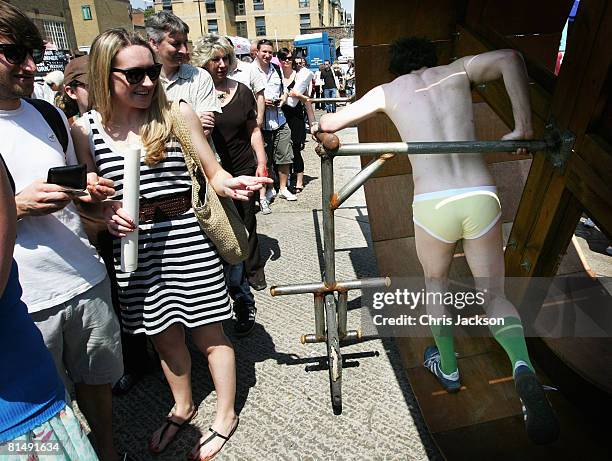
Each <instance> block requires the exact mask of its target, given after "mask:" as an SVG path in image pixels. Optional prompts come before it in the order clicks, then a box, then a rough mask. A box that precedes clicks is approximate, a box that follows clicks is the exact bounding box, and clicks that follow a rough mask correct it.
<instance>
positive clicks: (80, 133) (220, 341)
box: [73, 29, 269, 459]
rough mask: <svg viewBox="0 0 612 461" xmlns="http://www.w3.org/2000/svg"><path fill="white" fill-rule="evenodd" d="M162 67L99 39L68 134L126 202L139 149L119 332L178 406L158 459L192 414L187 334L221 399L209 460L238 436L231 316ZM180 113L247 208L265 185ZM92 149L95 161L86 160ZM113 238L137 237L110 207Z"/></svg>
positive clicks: (124, 41) (123, 45) (124, 35)
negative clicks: (87, 107)
mask: <svg viewBox="0 0 612 461" xmlns="http://www.w3.org/2000/svg"><path fill="white" fill-rule="evenodd" d="M160 71H161V65H160V64H157V63H155V61H154V54H153V51H152V49H151V48H150V46H149V44H148V43H147V42H146V41H145V40H144V39H142V38H141V37H139V36H138V35H136V34H133V33H128V32H126V31H125V30H124V29H111V30H108V31H106V32H104V33H103V34H101V35H99V36H98V37H97V38H96V39H95V41H94V43H93V45H92V48H91V54H90V67H89V73H90V75H95V76H96V78H95V79H93V78H92V79H91V80H90V82H89V95H90V104H91V106H92V107H93V108H94V110H92V111H90V112H87V113H86V114H84V115H83V117H82V118H80V119H79V120H78V121H77V122H76V123H75V124H74V125H73V136H74V141H75V146H76V148H77V155H78V156H79V158H80V159H81V161H82V162H87V163H88V166H89V168H91V169H97V171H98V173H99V174H100V175H102V176H104V177H106V178H109V179H112V180H113V181H114V183H115V188H116V191H117V196H116V197H115V198H116V199H117V200H121V199H122V191H123V153H124V152H125V151H126V149H127V148H128V146H130V145H133V144H141V145H142V146H143V147H144V149H145V150H146V155H144V156H143V158H141V166H140V196H141V206H140V210H141V213H140V222H139V224H138V229H139V237H138V238H139V243H138V244H139V252H138V268H137V270H136V271H135V272H131V273H125V272H122V271H121V269H120V264H119V254H120V251H119V244H120V242H119V239H116V240H115V242H114V243H115V267H116V272H117V282H118V285H119V301H120V304H121V316H122V319H123V326H124V329H125V330H127V332H128V333H134V334H135V333H145V334H147V335H148V336H149V337H150V339H151V341H152V342H153V345H154V346H155V349H156V350H157V352H158V353H159V357H160V359H161V364H162V368H163V371H164V374H165V376H166V379H167V380H168V384H169V385H170V389H171V391H172V394H173V397H174V401H175V405H174V408H173V410H172V412H171V413H170V415H169V416H168V417H167V419H166V421H165V422H164V423H163V425H162V426H161V427H160V428H159V429H158V430H157V431H155V432H154V434H153V435H152V437H151V439H150V442H149V449H150V451H152V452H153V453H160V452H162V451H163V450H164V449H165V448H166V447H167V446H168V444H169V443H170V442H171V441H172V440H173V439H174V437H175V436H176V434H177V432H178V431H179V430H180V429H181V428H183V427H185V426H186V425H187V423H188V422H189V421H191V420H192V419H193V418H194V416H195V415H196V413H197V407H196V406H195V405H194V402H193V400H192V392H191V357H190V353H189V351H188V349H187V346H186V344H185V328H189V329H190V330H191V336H192V338H193V341H194V343H195V344H196V345H197V347H198V348H199V349H200V351H202V353H204V354H205V355H206V358H207V360H208V365H209V368H210V371H211V375H212V378H213V382H214V383H215V385H216V392H217V414H216V417H215V419H214V421H213V423H212V425H211V426H210V429H209V430H208V431H207V432H206V433H205V434H204V436H203V437H202V440H201V442H200V443H199V444H198V449H197V450H195V452H196V455H197V456H195V459H210V458H211V457H212V456H214V455H215V454H216V453H217V452H218V451H219V450H221V448H222V447H223V444H224V443H225V442H226V440H227V439H228V438H229V437H230V436H231V435H232V434H233V433H234V431H235V429H236V427H237V426H238V417H237V416H236V414H235V411H234V400H235V393H236V369H235V359H234V350H233V348H232V345H231V343H230V342H229V340H228V339H227V337H226V336H225V334H224V333H223V328H222V326H221V323H220V322H221V321H222V320H225V319H228V318H230V317H231V306H230V301H229V297H228V295H227V290H226V286H225V280H224V276H223V268H222V265H221V260H220V258H219V256H218V254H217V251H216V249H215V247H214V246H213V245H212V243H211V241H210V240H209V238H208V237H207V236H206V235H205V234H204V233H203V232H202V231H201V229H200V226H199V224H198V221H197V219H196V217H195V215H194V213H193V210H192V208H191V192H190V189H191V179H190V177H189V174H188V172H187V169H186V166H185V161H184V158H183V154H182V148H181V145H180V143H179V142H178V141H177V140H176V138H175V137H174V136H173V135H172V131H171V130H172V122H171V115H170V105H169V103H168V101H167V99H166V96H165V94H164V92H163V89H162V87H161V85H160V82H159V74H160ZM180 112H181V115H182V116H183V118H184V120H185V123H186V124H187V125H188V127H189V128H190V133H191V138H192V140H193V145H194V147H195V149H196V151H197V152H198V154H199V156H200V159H201V162H202V165H203V167H204V170H205V171H204V172H205V174H206V176H207V179H208V181H209V183H210V185H212V187H213V188H214V190H215V191H216V192H217V193H218V194H219V195H221V196H228V197H231V198H233V199H235V200H248V199H249V196H250V195H251V194H252V193H253V191H256V190H259V189H260V188H261V184H262V183H265V182H269V180H268V179H267V178H253V177H248V176H241V177H238V178H233V177H232V176H231V175H230V174H229V173H227V172H226V171H224V170H223V169H222V168H221V166H220V165H219V163H218V162H217V161H216V159H215V156H214V154H213V153H212V151H211V149H210V146H209V145H208V143H207V141H206V139H205V138H204V135H203V133H202V126H201V124H200V120H199V118H198V117H197V115H196V114H195V112H194V111H193V110H192V109H191V108H190V107H189V106H188V105H187V104H186V103H181V104H180ZM90 146H91V151H90ZM104 215H105V219H106V220H107V226H108V229H109V232H110V233H111V234H112V235H114V236H115V237H123V236H125V235H127V234H128V233H129V232H132V231H134V230H135V229H136V227H135V224H134V222H133V221H132V217H131V216H129V215H127V213H126V212H125V210H124V209H123V208H122V207H121V202H120V201H114V202H111V203H110V204H108V205H107V206H105V207H104Z"/></svg>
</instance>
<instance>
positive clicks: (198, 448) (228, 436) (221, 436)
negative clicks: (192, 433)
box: [187, 418, 240, 461]
mask: <svg viewBox="0 0 612 461" xmlns="http://www.w3.org/2000/svg"><path fill="white" fill-rule="evenodd" d="M239 423H240V418H236V425H235V426H234V428H233V429H232V431H231V432H230V433H229V434H228V435H221V434H219V433H218V432H217V431H215V430H214V429H213V428H212V427H209V428H208V430H209V431H210V432H212V434H211V435H210V436H209V437H208V438H207V439H206V440H204V441H203V442H200V443H199V444H198V447H197V450H198V452H199V451H200V448H202V447H203V446H204V445H206V444H207V443H208V442H210V441H211V440H212V439H214V438H215V437H220V438H222V439H223V444H222V445H221V447H220V448H219V450H218V451H217V452H216V453H214V454H213V455H212V456H211V457H210V458H199V457H198V458H192V457H191V456H188V457H187V458H188V459H189V460H191V461H194V460H197V459H199V460H200V461H210V460H211V459H213V458H214V457H215V456H217V454H218V453H219V452H220V451H221V450H223V447H224V446H225V444H226V443H227V441H228V440H229V439H231V438H232V435H234V432H236V429H238V424H239Z"/></svg>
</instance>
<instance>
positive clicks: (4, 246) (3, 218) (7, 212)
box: [0, 162, 17, 296]
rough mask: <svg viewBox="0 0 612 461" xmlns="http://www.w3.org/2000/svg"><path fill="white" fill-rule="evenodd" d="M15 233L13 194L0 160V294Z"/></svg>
mask: <svg viewBox="0 0 612 461" xmlns="http://www.w3.org/2000/svg"><path fill="white" fill-rule="evenodd" d="M16 233H17V212H16V209H15V196H14V195H13V191H12V190H11V186H10V183H9V178H8V175H7V173H6V169H5V168H4V164H3V162H0V296H2V294H3V293H4V289H5V288H6V283H7V281H8V278H9V275H10V273H11V265H12V264H13V248H14V247H15V238H16Z"/></svg>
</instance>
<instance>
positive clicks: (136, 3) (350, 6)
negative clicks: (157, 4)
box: [130, 0, 355, 17]
mask: <svg viewBox="0 0 612 461" xmlns="http://www.w3.org/2000/svg"><path fill="white" fill-rule="evenodd" d="M130 3H131V4H132V6H133V7H134V8H142V9H144V6H145V3H147V4H148V5H151V4H152V3H153V0H130ZM341 3H342V8H344V9H345V10H346V11H347V12H349V13H351V14H352V15H353V17H355V15H354V13H355V11H354V10H355V0H342V1H341Z"/></svg>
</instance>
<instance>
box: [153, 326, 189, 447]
mask: <svg viewBox="0 0 612 461" xmlns="http://www.w3.org/2000/svg"><path fill="white" fill-rule="evenodd" d="M151 341H152V342H153V345H154V346H155V350H157V353H158V354H159V358H160V360H161V365H162V369H163V370H164V375H165V376H166V380H167V381H168V384H169V385H170V390H171V391H172V396H173V397H174V402H175V407H174V411H173V412H172V414H173V415H174V416H175V417H174V418H172V419H173V421H176V422H177V423H179V424H180V423H182V422H183V421H185V420H186V419H188V418H189V417H190V416H191V415H192V414H193V411H194V407H193V399H192V396H191V355H190V354H189V350H188V349H187V345H186V344H185V330H184V329H183V326H182V325H179V324H176V323H175V324H174V325H171V326H169V327H168V328H167V329H165V330H164V331H163V332H161V333H159V334H157V335H155V336H152V337H151ZM163 427H164V426H162V427H160V428H159V429H158V430H157V431H155V433H154V434H153V436H152V438H151V442H150V448H151V449H152V450H153V451H160V450H163V449H164V448H165V447H166V445H167V444H168V443H169V442H170V441H171V440H172V438H173V437H174V435H175V434H176V432H177V430H178V428H177V427H176V426H174V425H170V426H169V427H168V428H167V429H166V431H165V432H164V436H163V437H162V440H159V438H160V434H161V431H162V430H163Z"/></svg>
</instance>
